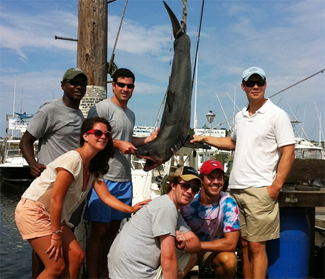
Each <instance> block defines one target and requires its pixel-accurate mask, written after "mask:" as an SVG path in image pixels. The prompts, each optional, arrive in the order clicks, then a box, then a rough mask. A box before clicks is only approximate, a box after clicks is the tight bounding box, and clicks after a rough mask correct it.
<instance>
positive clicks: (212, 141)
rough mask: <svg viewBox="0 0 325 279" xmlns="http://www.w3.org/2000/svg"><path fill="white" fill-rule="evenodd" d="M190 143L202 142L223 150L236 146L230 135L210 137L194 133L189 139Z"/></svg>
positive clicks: (232, 148)
mask: <svg viewBox="0 0 325 279" xmlns="http://www.w3.org/2000/svg"><path fill="white" fill-rule="evenodd" d="M190 142H191V143H195V142H202V143H207V144H209V145H212V146H214V147H216V148H219V149H224V150H234V149H235V147H236V142H235V141H234V140H232V139H231V138H230V137H221V138H217V137H211V136H197V135H194V136H193V139H192V140H191V141H190Z"/></svg>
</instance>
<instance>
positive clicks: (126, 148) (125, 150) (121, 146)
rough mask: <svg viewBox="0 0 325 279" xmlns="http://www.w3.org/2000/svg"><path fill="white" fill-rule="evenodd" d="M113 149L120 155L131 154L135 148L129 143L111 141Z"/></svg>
mask: <svg viewBox="0 0 325 279" xmlns="http://www.w3.org/2000/svg"><path fill="white" fill-rule="evenodd" d="M113 146H114V148H117V149H118V150H119V151H120V152H121V153H122V154H133V155H135V151H136V150H137V148H136V147H135V146H134V145H133V144H132V143H130V142H128V141H124V140H113Z"/></svg>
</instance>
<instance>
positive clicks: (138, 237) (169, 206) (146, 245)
mask: <svg viewBox="0 0 325 279" xmlns="http://www.w3.org/2000/svg"><path fill="white" fill-rule="evenodd" d="M176 230H180V231H181V232H183V233H187V232H188V231H189V230H190V228H189V227H188V225H187V224H186V223H185V221H184V219H183V217H182V216H181V215H180V213H179V212H178V211H177V209H176V206H175V204H174V203H173V201H172V200H171V199H170V197H169V196H168V195H163V196H160V197H158V198H155V199H153V200H152V201H151V202H150V203H149V204H147V205H145V206H144V207H143V208H142V209H140V210H139V211H138V212H137V213H135V214H134V215H133V216H132V218H131V219H130V220H129V221H128V222H127V223H126V224H125V225H124V227H123V229H122V231H121V232H120V233H119V234H118V235H117V237H116V238H115V240H114V242H113V244H112V246H111V248H110V252H109V254H108V259H107V260H108V269H109V276H110V278H112V279H120V278H123V279H126V278H141V279H145V278H148V279H149V278H154V277H155V275H156V273H157V269H158V267H159V266H160V255H161V250H160V239H159V237H160V236H163V235H172V236H175V234H176V233H175V232H176Z"/></svg>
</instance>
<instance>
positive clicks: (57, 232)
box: [52, 230, 62, 234]
mask: <svg viewBox="0 0 325 279" xmlns="http://www.w3.org/2000/svg"><path fill="white" fill-rule="evenodd" d="M52 233H56V234H59V233H62V230H57V231H55V232H52Z"/></svg>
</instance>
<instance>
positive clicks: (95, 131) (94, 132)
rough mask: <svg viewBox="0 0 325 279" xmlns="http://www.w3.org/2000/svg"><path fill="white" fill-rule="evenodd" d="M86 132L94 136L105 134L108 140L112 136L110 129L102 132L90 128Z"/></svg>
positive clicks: (98, 136)
mask: <svg viewBox="0 0 325 279" xmlns="http://www.w3.org/2000/svg"><path fill="white" fill-rule="evenodd" d="M86 134H94V135H95V137H97V138H100V137H101V136H102V135H103V134H105V138H106V139H108V140H110V139H111V138H112V133H111V132H110V131H106V132H103V131H101V130H97V129H91V130H89V131H88V132H86Z"/></svg>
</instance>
